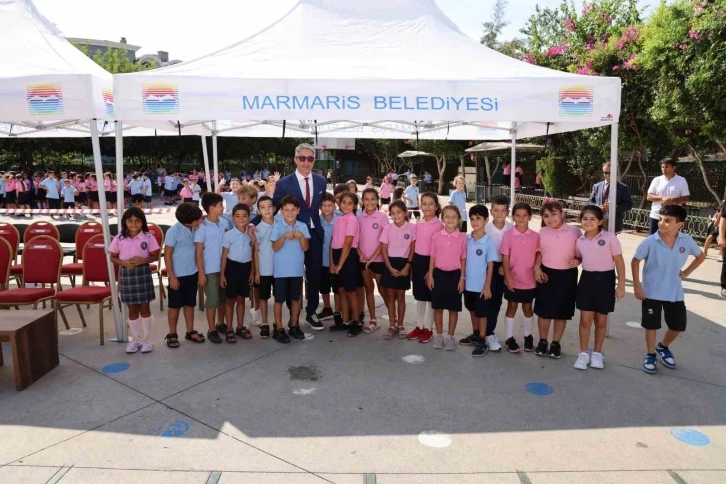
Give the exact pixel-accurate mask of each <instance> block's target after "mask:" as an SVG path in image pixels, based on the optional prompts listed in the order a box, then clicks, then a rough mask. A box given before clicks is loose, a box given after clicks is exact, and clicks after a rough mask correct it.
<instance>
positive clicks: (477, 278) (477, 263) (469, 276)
mask: <svg viewBox="0 0 726 484" xmlns="http://www.w3.org/2000/svg"><path fill="white" fill-rule="evenodd" d="M498 260H499V251H498V250H497V244H496V243H495V242H494V240H492V238H491V237H489V236H488V235H487V234H484V236H483V237H482V238H481V239H479V240H474V237H472V236H471V234H468V235H467V236H466V287H465V289H466V290H467V291H472V292H479V293H480V292H482V291H483V290H484V284H486V282H487V264H489V263H490V262H497V261H498Z"/></svg>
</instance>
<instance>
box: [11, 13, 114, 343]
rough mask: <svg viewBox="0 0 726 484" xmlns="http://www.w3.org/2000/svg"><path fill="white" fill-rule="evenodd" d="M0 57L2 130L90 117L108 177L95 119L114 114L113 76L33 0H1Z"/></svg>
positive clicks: (47, 128) (30, 129)
mask: <svg viewBox="0 0 726 484" xmlns="http://www.w3.org/2000/svg"><path fill="white" fill-rule="evenodd" d="M0 59H2V60H1V61H0V62H1V65H2V68H1V69H0V123H3V124H2V125H0V133H2V135H4V136H10V135H12V134H13V132H12V130H11V129H10V127H11V126H13V127H17V130H18V131H16V133H28V134H31V133H35V134H37V135H38V136H43V135H46V134H47V133H53V134H56V133H58V132H59V131H55V132H54V130H58V129H59V128H63V127H73V126H76V125H78V124H79V123H81V122H83V121H86V122H89V124H88V126H89V128H88V129H89V131H90V135H91V138H92V144H93V158H94V165H95V171H96V176H97V177H98V178H99V179H103V171H102V167H101V149H100V143H99V132H98V124H97V123H96V122H90V121H91V120H98V119H103V118H111V117H112V116H113V114H114V113H113V91H112V79H111V75H110V74H109V73H108V72H106V71H105V70H103V69H102V68H101V67H99V66H98V65H97V64H96V63H95V62H93V61H92V60H91V59H89V58H88V57H86V56H85V55H84V54H83V53H82V52H81V51H79V50H78V49H77V48H75V47H74V46H73V45H72V44H70V43H69V42H68V41H66V40H65V39H64V38H63V36H62V35H61V33H60V31H59V30H58V29H57V28H56V27H55V26H54V25H53V24H52V23H51V22H49V21H48V20H47V19H46V18H45V17H43V16H42V15H41V14H40V13H39V12H38V11H37V9H36V8H35V6H34V5H33V3H32V2H31V1H30V0H3V1H2V2H0ZM111 124H113V122H112V123H111ZM6 126H7V131H5V127H6ZM68 132H69V133H73V132H74V131H73V130H72V129H70V130H69V131H68ZM117 152H118V148H117ZM99 200H100V204H101V207H103V209H102V210H101V217H102V220H103V225H104V232H103V237H104V242H105V245H106V246H108V245H110V243H111V238H110V233H109V230H108V227H109V222H108V213H107V212H106V210H105V207H106V198H105V195H104V193H103V192H99ZM106 263H107V265H108V270H109V275H110V277H111V284H110V286H111V294H112V297H113V300H114V301H118V298H117V294H116V284H115V281H114V280H113V279H114V271H113V265H112V263H111V258H110V256H107V257H106ZM113 313H114V320H115V323H116V332H117V337H118V339H121V340H123V335H124V333H125V328H124V323H123V317H122V315H121V311H120V308H119V307H118V304H114V311H113Z"/></svg>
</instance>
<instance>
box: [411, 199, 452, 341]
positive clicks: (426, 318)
mask: <svg viewBox="0 0 726 484" xmlns="http://www.w3.org/2000/svg"><path fill="white" fill-rule="evenodd" d="M420 208H421V212H423V219H422V220H419V221H418V222H417V223H416V248H415V249H416V250H415V251H414V255H413V266H412V268H411V285H412V286H413V298H414V299H415V300H416V312H417V315H418V317H417V318H416V328H415V329H414V330H413V331H411V332H410V333H408V339H410V340H414V339H418V341H419V343H428V342H429V341H431V338H433V336H434V333H433V331H431V327H432V326H433V324H434V315H433V311H432V310H431V290H430V289H429V288H428V286H427V285H426V274H428V272H429V262H430V260H431V239H432V238H433V236H434V234H435V233H437V232H440V231H441V230H442V229H443V228H444V224H443V223H442V222H441V220H440V219H439V214H440V213H441V205H439V197H438V195H436V194H435V193H433V192H426V193H424V194H423V195H421V207H420Z"/></svg>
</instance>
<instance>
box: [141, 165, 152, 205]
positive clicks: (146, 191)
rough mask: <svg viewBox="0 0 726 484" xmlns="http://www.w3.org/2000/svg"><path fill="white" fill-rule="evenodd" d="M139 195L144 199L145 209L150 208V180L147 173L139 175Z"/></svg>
mask: <svg viewBox="0 0 726 484" xmlns="http://www.w3.org/2000/svg"><path fill="white" fill-rule="evenodd" d="M141 195H142V196H143V197H144V198H143V201H144V203H145V204H146V208H151V180H149V174H148V173H142V174H141Z"/></svg>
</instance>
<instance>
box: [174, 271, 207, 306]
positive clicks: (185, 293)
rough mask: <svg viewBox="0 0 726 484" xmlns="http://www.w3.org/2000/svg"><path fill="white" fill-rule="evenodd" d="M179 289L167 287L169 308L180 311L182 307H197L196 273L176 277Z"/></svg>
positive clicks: (197, 286)
mask: <svg viewBox="0 0 726 484" xmlns="http://www.w3.org/2000/svg"><path fill="white" fill-rule="evenodd" d="M177 279H179V289H172V288H171V286H168V287H167V291H168V292H169V308H170V309H181V308H183V307H184V306H190V307H194V306H196V305H197V290H198V288H199V285H198V280H197V273H196V272H195V273H194V274H192V275H189V276H184V277H178V278H177Z"/></svg>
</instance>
